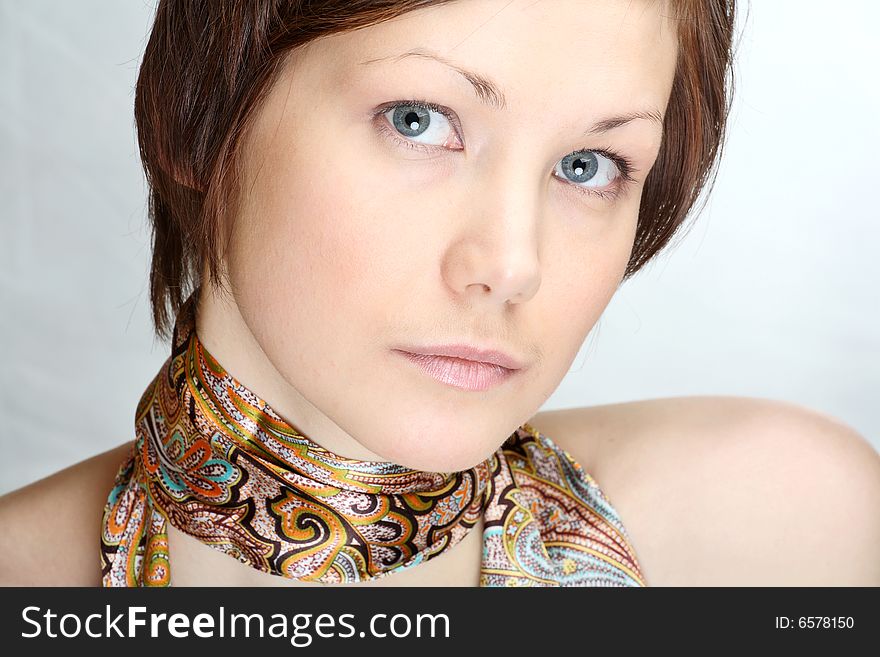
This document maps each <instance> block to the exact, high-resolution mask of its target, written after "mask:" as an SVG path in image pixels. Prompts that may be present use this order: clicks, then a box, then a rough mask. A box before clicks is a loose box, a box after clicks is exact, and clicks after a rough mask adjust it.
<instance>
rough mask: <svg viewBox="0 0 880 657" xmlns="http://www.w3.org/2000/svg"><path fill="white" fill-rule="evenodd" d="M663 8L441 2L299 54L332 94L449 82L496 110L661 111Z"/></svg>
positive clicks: (669, 60)
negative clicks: (589, 105)
mask: <svg viewBox="0 0 880 657" xmlns="http://www.w3.org/2000/svg"><path fill="white" fill-rule="evenodd" d="M665 7H666V3H665V2H658V1H656V0H636V1H635V2H633V1H631V0H595V1H589V2H585V1H584V0H552V2H550V1H547V0H542V1H539V2H535V1H534V0H528V1H523V0H517V1H515V2H506V1H499V2H473V1H468V2H460V1H459V2H450V3H440V4H436V5H431V6H428V7H426V8H423V9H419V10H415V11H411V12H407V13H405V14H403V15H401V16H399V17H397V18H395V19H391V20H387V21H383V22H381V23H377V24H375V25H372V26H370V27H368V28H364V29H360V30H356V31H354V32H347V33H342V34H334V35H330V36H328V37H324V38H321V39H318V40H316V41H315V42H312V43H311V44H309V46H308V47H307V48H306V49H305V50H304V51H303V53H308V54H307V58H308V59H309V60H310V61H311V62H312V63H314V64H316V66H317V67H318V70H316V71H315V73H316V74H318V75H320V77H321V78H322V79H323V80H325V81H326V83H327V84H328V85H329V87H332V88H335V89H340V88H345V87H346V86H348V85H349V84H353V83H355V81H356V80H359V79H362V78H363V77H364V76H368V75H373V76H377V77H380V78H387V76H389V75H394V76H398V75H400V76H407V75H408V76H410V77H411V78H412V77H421V78H427V79H430V80H435V79H436V80H437V81H438V82H439V81H444V80H445V79H446V76H451V78H457V79H456V81H455V83H456V84H462V83H470V86H472V87H474V88H475V89H476V91H477V93H478V96H480V97H481V99H482V100H484V101H485V102H486V103H487V104H491V105H494V106H496V107H503V106H505V105H516V104H517V103H519V104H523V105H524V106H526V107H528V109H530V110H532V109H535V108H536V104H541V103H546V104H547V105H552V104H556V103H558V102H566V101H573V102H580V103H583V102H586V101H587V100H590V101H593V102H600V103H607V106H605V107H597V108H596V113H597V114H598V113H603V112H604V113H607V112H609V111H613V110H615V109H618V108H624V107H625V108H627V109H637V106H639V107H638V109H640V110H641V109H643V108H642V107H641V106H646V107H647V106H653V107H657V106H658V105H659V109H660V111H661V112H662V110H663V109H665V104H666V101H667V99H668V94H669V90H670V89H671V85H672V78H673V75H674V70H675V61H676V58H677V51H678V46H677V36H676V34H675V32H674V30H675V23H674V22H673V21H671V20H670V19H669V16H668V13H667V12H666V11H665ZM630 106H632V107H630ZM592 113H593V112H591V114H592Z"/></svg>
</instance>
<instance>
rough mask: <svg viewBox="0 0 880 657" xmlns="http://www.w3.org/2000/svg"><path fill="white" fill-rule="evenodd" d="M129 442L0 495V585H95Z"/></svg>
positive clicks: (99, 571) (129, 447)
mask: <svg viewBox="0 0 880 657" xmlns="http://www.w3.org/2000/svg"><path fill="white" fill-rule="evenodd" d="M130 450H131V442H128V443H125V444H122V445H119V446H118V447H115V448H113V449H111V450H108V451H106V452H103V453H102V454H98V455H97V456H93V457H92V458H90V459H87V460H85V461H82V462H80V463H77V464H75V465H72V466H70V467H69V468H65V469H64V470H61V471H59V472H56V473H55V474H52V475H50V476H48V477H46V478H44V479H41V480H39V481H36V482H34V483H32V484H29V485H28V486H25V487H23V488H19V489H18V490H15V491H12V492H11V493H7V494H6V495H4V496H2V497H0V527H2V528H3V531H2V532H0V554H2V555H3V558H2V559H0V585H3V586H99V585H100V583H101V569H100V537H101V521H102V518H103V512H104V505H105V503H106V501H107V496H108V495H109V493H110V490H111V488H112V487H113V481H114V477H115V476H116V473H117V471H118V469H119V467H120V465H122V463H123V461H124V460H125V458H126V456H127V454H128V453H129V452H130Z"/></svg>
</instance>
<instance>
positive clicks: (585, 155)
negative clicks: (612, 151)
mask: <svg viewBox="0 0 880 657" xmlns="http://www.w3.org/2000/svg"><path fill="white" fill-rule="evenodd" d="M617 159H621V160H622V158H620V157H619V156H618V158H617ZM624 168H626V167H624ZM553 173H554V174H556V175H557V177H562V178H563V180H565V181H566V182H570V183H571V184H573V185H575V187H578V188H579V189H583V190H584V191H586V192H587V193H592V194H596V195H599V196H602V197H603V198H610V197H611V195H613V194H614V192H615V191H616V188H615V187H614V186H615V185H618V184H619V183H620V180H619V179H620V178H623V177H625V173H626V171H624V174H622V173H621V172H620V170H619V169H618V165H617V164H616V163H615V161H614V159H613V158H612V157H607V156H605V155H603V154H601V153H599V152H597V151H592V150H581V151H575V152H574V153H571V154H569V155H566V156H565V157H564V158H562V159H561V160H559V163H558V164H557V165H556V167H555V168H554V169H553ZM608 185H611V186H612V189H611V190H607V191H603V190H604V188H605V187H607V186H608Z"/></svg>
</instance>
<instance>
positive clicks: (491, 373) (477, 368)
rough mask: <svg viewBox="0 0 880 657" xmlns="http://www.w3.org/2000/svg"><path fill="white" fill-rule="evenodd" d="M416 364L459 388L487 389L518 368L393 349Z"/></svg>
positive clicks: (511, 374) (433, 375)
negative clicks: (513, 368) (512, 368)
mask: <svg viewBox="0 0 880 657" xmlns="http://www.w3.org/2000/svg"><path fill="white" fill-rule="evenodd" d="M395 351H397V353H399V354H402V355H403V356H404V357H406V358H407V359H408V360H409V361H410V362H412V363H414V364H415V365H417V366H418V367H419V368H420V369H421V370H422V371H423V372H424V373H425V374H427V375H428V376H430V377H432V378H434V379H436V380H437V381H440V382H441V383H445V384H447V385H450V386H453V387H455V388H459V389H461V390H488V389H489V388H492V387H493V386H496V385H499V384H501V383H503V382H504V381H506V380H508V379H509V378H511V377H512V376H513V375H514V374H516V372H518V371H519V370H509V369H507V368H506V367H501V366H500V365H494V364H492V363H479V362H477V361H473V360H464V359H462V358H453V357H451V356H426V355H424V354H411V353H409V352H408V351H400V350H395Z"/></svg>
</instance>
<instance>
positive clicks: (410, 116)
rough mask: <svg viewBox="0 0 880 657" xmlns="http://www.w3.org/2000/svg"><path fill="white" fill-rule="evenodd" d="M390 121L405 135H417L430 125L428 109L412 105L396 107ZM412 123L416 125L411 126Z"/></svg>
mask: <svg viewBox="0 0 880 657" xmlns="http://www.w3.org/2000/svg"><path fill="white" fill-rule="evenodd" d="M391 121H392V123H393V124H394V127H395V128H397V129H398V130H400V133H401V134H403V135H406V136H407V137H417V136H418V135H420V134H422V133H423V132H424V131H425V130H427V129H428V126H429V125H431V118H430V115H429V113H428V111H427V110H424V109H422V108H421V107H415V106H414V105H400V106H398V107H396V108H395V109H394V115H393V116H392V119H391ZM413 125H415V126H416V127H415V128H413V127H412V126H413Z"/></svg>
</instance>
